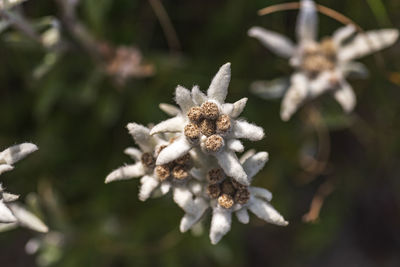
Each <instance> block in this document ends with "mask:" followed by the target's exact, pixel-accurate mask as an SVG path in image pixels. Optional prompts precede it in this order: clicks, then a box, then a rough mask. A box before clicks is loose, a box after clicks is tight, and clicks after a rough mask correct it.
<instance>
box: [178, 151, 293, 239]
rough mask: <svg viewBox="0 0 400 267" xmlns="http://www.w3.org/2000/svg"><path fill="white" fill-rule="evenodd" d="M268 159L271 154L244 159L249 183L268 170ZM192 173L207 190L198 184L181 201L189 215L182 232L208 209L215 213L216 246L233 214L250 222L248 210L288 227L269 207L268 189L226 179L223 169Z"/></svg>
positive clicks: (213, 221)
mask: <svg viewBox="0 0 400 267" xmlns="http://www.w3.org/2000/svg"><path fill="white" fill-rule="evenodd" d="M267 160H268V153H267V152H259V153H257V154H254V152H253V151H250V153H245V154H244V155H243V156H242V157H241V159H240V163H241V165H242V168H243V169H244V171H245V172H246V174H247V177H248V179H249V181H251V180H252V178H253V177H254V176H255V175H256V174H257V173H258V172H259V171H260V170H261V169H262V168H263V167H264V165H265V163H266V162H267ZM192 173H193V176H195V177H196V178H197V179H198V180H201V181H203V187H205V189H203V190H201V189H200V188H199V187H198V185H195V186H193V187H192V189H191V191H190V192H186V194H187V195H186V198H185V201H181V202H182V203H184V204H185V205H182V206H185V208H184V210H185V215H184V217H183V218H182V220H181V224H180V230H181V232H186V231H187V230H189V229H190V228H192V227H193V225H194V224H196V223H197V222H198V221H199V220H200V219H201V218H202V217H203V215H204V214H205V212H206V210H207V208H208V207H211V208H212V210H213V214H212V220H211V229H210V239H211V243H212V244H216V243H218V242H219V241H220V240H221V238H222V237H223V236H224V235H225V234H226V233H228V232H229V230H230V228H231V222H232V213H235V215H236V217H237V218H238V220H239V221H240V222H241V223H244V224H247V223H248V222H249V214H248V210H250V211H251V212H253V213H254V214H255V215H256V216H257V217H259V218H260V219H263V220H265V221H266V222H269V223H273V224H277V225H282V226H285V225H287V224H288V223H287V221H285V220H284V218H283V217H282V216H281V215H280V214H279V212H277V211H276V210H275V209H274V208H273V207H272V206H271V204H269V202H270V201H271V199H272V194H271V193H270V192H269V191H268V190H266V189H264V188H260V187H253V186H247V185H242V184H240V183H238V182H237V181H236V180H234V179H232V178H231V177H229V176H226V175H225V173H224V172H223V170H222V169H219V168H212V169H210V170H209V171H208V172H206V173H204V169H202V170H199V169H197V170H195V171H193V172H192ZM205 177H206V178H205ZM204 181H205V183H204ZM204 184H205V185H204ZM204 202H208V205H204Z"/></svg>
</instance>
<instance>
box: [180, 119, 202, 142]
mask: <svg viewBox="0 0 400 267" xmlns="http://www.w3.org/2000/svg"><path fill="white" fill-rule="evenodd" d="M184 134H185V136H186V137H187V138H188V139H189V140H190V141H191V142H193V143H194V142H197V141H199V138H200V129H199V127H197V125H196V124H193V123H189V124H187V125H186V126H185V129H184Z"/></svg>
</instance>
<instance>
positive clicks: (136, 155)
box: [124, 147, 143, 161]
mask: <svg viewBox="0 0 400 267" xmlns="http://www.w3.org/2000/svg"><path fill="white" fill-rule="evenodd" d="M124 153H125V154H126V155H128V156H130V157H131V158H132V159H133V160H135V161H138V160H140V159H141V157H142V154H143V153H142V151H140V150H139V149H137V148H135V147H128V148H126V149H125V150H124Z"/></svg>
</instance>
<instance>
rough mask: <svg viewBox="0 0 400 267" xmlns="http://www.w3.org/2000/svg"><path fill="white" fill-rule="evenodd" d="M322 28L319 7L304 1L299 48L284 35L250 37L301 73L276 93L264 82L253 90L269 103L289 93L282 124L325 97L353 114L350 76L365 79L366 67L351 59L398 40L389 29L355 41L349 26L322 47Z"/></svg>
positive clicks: (256, 30) (262, 32) (261, 32)
mask: <svg viewBox="0 0 400 267" xmlns="http://www.w3.org/2000/svg"><path fill="white" fill-rule="evenodd" d="M317 24H318V17H317V10H316V7H315V3H314V2H313V1H312V0H302V1H301V7H300V13H299V16H298V19H297V25H296V34H297V41H298V44H297V46H295V45H294V44H293V43H292V41H291V40H289V39H288V38H286V37H285V36H282V35H280V34H278V33H275V32H272V31H269V30H266V29H263V28H260V27H252V28H251V29H250V30H249V32H248V34H249V36H251V37H255V38H257V39H258V40H259V41H261V43H262V44H263V45H264V46H266V47H267V48H268V49H271V51H273V52H275V53H276V54H277V55H279V56H282V57H284V58H288V59H289V62H290V65H291V66H292V67H294V68H295V69H296V71H295V73H294V74H293V75H292V76H291V79H290V83H287V82H286V81H285V80H280V81H279V83H281V84H280V85H277V84H276V83H275V84H274V85H273V88H265V83H263V82H261V81H258V82H255V83H254V84H253V86H252V89H253V91H254V92H255V93H257V94H259V95H260V96H264V97H266V98H269V97H271V95H274V96H276V95H279V93H278V92H277V91H282V94H283V92H284V91H285V90H286V89H287V91H286V93H285V95H284V97H283V100H282V106H281V118H282V120H285V121H287V120H289V119H290V117H291V116H292V115H293V114H294V113H295V112H296V111H297V109H298V108H299V107H300V106H301V105H303V104H304V102H306V101H307V100H309V99H312V98H316V97H317V96H319V95H321V94H323V93H326V92H331V93H332V94H333V96H334V98H335V99H336V101H338V102H339V104H340V105H341V106H342V108H343V109H344V111H346V112H350V111H352V110H353V109H354V106H355V103H356V98H355V94H354V92H353V89H352V88H351V86H350V85H349V84H348V83H347V81H346V76H347V75H348V74H349V73H351V72H358V73H360V74H363V75H365V74H366V73H365V70H366V69H365V67H364V66H363V65H362V64H361V63H355V62H352V60H355V59H358V58H360V57H363V56H365V55H368V54H371V53H373V52H375V51H378V50H381V49H383V48H385V47H388V46H390V45H392V44H393V43H394V42H395V41H396V40H397V38H398V30H396V29H384V30H375V31H368V32H366V33H358V34H357V35H356V36H355V37H354V38H353V39H351V40H350V37H352V36H353V35H354V34H355V30H356V29H355V27H354V26H353V25H347V26H345V27H342V28H339V29H338V30H337V31H336V32H334V33H333V35H332V37H327V38H324V39H322V41H321V42H319V43H318V42H317V40H316V38H317ZM286 84H288V86H286ZM270 89H272V90H273V92H271V91H270ZM281 89H282V90H281Z"/></svg>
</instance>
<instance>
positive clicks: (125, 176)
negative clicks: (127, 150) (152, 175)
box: [105, 162, 146, 184]
mask: <svg viewBox="0 0 400 267" xmlns="http://www.w3.org/2000/svg"><path fill="white" fill-rule="evenodd" d="M145 173H146V172H145V170H144V168H143V164H142V163H141V162H137V163H136V164H133V165H127V166H123V167H120V168H118V169H116V170H114V171H113V172H111V173H110V174H109V175H107V177H106V180H105V183H106V184H108V183H111V182H114V181H120V180H129V179H132V178H136V177H140V176H143V175H144V174H145Z"/></svg>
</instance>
